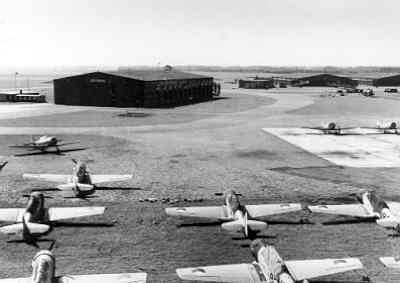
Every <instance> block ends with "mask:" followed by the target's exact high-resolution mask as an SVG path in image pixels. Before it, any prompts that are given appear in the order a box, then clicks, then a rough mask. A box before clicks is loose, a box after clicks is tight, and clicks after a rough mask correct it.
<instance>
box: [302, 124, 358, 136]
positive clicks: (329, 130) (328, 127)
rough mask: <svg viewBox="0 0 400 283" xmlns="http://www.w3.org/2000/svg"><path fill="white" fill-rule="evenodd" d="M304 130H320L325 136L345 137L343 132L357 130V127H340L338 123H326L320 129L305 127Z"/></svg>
mask: <svg viewBox="0 0 400 283" xmlns="http://www.w3.org/2000/svg"><path fill="white" fill-rule="evenodd" d="M303 128H304V129H312V130H319V131H321V132H322V133H323V134H329V135H343V132H342V131H343V130H351V129H355V127H346V128H344V127H340V126H339V125H338V124H337V123H335V122H329V123H325V124H323V125H322V126H320V127H303Z"/></svg>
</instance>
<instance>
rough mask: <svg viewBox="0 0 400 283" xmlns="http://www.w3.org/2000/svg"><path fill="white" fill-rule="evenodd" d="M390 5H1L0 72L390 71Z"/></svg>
mask: <svg viewBox="0 0 400 283" xmlns="http://www.w3.org/2000/svg"><path fill="white" fill-rule="evenodd" d="M399 26H400V1H397V0H368V1H367V0H334V1H323V0H248V1H233V0H198V1H191V0H157V1H156V0H145V1H143V0H141V1H135V0H30V1H29V0H14V1H11V0H7V1H1V3H0V62H1V66H2V67H5V66H11V67H24V66H26V67H32V66H76V65H95V66H118V65H157V64H158V63H160V64H161V65H166V64H171V65H183V64H192V65H193V64H202V65H275V66H277V65H290V66H293V65H297V66H320V65H336V66H352V65H388V66H400V56H399V50H400V28H399Z"/></svg>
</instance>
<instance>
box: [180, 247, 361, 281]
mask: <svg viewBox="0 0 400 283" xmlns="http://www.w3.org/2000/svg"><path fill="white" fill-rule="evenodd" d="M251 251H252V253H253V256H254V257H255V259H256V261H255V262H254V263H242V264H230V265H216V266H204V267H194V268H179V269H177V270H176V273H177V274H178V276H179V277H180V278H181V279H183V280H194V281H209V282H235V283H239V282H240V283H256V282H268V283H273V282H281V283H294V282H297V281H303V280H304V282H307V281H306V280H307V279H312V278H316V277H321V276H326V275H332V274H336V273H343V272H347V271H351V270H357V269H362V268H364V267H363V264H362V263H361V261H360V260H359V259H358V258H351V257H350V258H337V259H319V260H318V259H317V260H288V261H286V260H285V261H284V260H283V259H282V258H281V257H280V256H279V254H278V252H277V251H276V249H275V247H274V246H270V245H265V244H264V243H263V242H262V241H261V240H260V239H257V240H255V241H253V242H252V243H251Z"/></svg>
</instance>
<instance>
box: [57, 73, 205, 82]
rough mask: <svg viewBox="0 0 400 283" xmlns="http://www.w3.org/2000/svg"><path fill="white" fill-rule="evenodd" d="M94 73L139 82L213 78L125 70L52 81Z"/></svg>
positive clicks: (189, 74)
mask: <svg viewBox="0 0 400 283" xmlns="http://www.w3.org/2000/svg"><path fill="white" fill-rule="evenodd" d="M95 73H102V74H108V75H113V76H119V77H124V78H130V79H134V80H139V81H164V80H188V79H213V77H207V76H202V75H197V74H192V73H186V72H181V71H177V70H170V71H164V70H126V71H104V72H103V71H98V72H91V73H84V74H79V75H74V76H68V77H62V78H57V79H54V80H59V79H66V78H74V77H80V76H85V75H88V74H95Z"/></svg>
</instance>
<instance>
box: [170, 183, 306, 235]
mask: <svg viewBox="0 0 400 283" xmlns="http://www.w3.org/2000/svg"><path fill="white" fill-rule="evenodd" d="M301 209H302V206H301V204H299V203H282V204H260V205H242V204H241V203H240V201H239V198H238V194H236V193H235V192H234V191H228V192H226V193H225V205H222V206H206V207H169V208H166V209H165V211H166V213H167V214H168V215H171V216H185V217H199V218H210V219H218V220H221V221H227V222H226V223H223V224H222V229H225V230H227V231H230V232H242V233H244V235H245V236H246V237H252V236H254V235H255V234H257V233H259V232H261V231H264V230H265V229H267V223H265V222H262V221H256V220H252V219H254V218H258V217H265V216H269V215H274V214H281V213H287V212H293V211H298V210H301Z"/></svg>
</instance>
